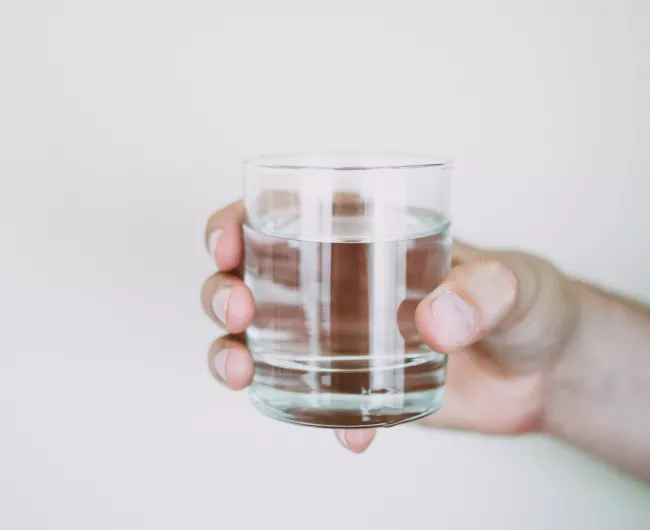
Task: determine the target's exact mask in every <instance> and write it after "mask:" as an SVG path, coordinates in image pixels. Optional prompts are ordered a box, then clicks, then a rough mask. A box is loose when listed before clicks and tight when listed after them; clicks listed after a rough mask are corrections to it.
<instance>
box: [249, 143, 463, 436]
mask: <svg viewBox="0 0 650 530" xmlns="http://www.w3.org/2000/svg"><path fill="white" fill-rule="evenodd" d="M450 172H451V164H450V163H449V162H447V161H444V160H436V159H432V158H428V157H419V156H418V157H411V156H389V155H323V156H315V155H288V156H281V155H277V156H267V157H261V158H258V159H256V160H249V161H246V162H245V163H244V203H245V209H246V219H245V225H244V235H245V256H246V258H245V274H244V279H245V282H246V284H247V285H248V287H249V288H250V290H251V291H252V293H253V297H254V299H255V306H256V312H255V318H254V321H253V324H252V325H251V326H250V328H249V329H248V332H247V340H248V346H249V348H250V350H251V352H252V354H253V357H254V359H255V377H254V381H253V384H252V385H251V387H250V393H251V397H252V401H253V403H254V405H255V406H256V407H257V408H258V409H259V410H260V411H261V412H263V413H264V414H266V415H267V416H270V417H272V418H276V419H279V420H284V421H288V422H292V423H297V424H301V425H312V426H319V427H332V428H346V429H352V428H368V427H380V426H392V425H396V424H399V423H403V422H407V421H411V420H415V419H418V418H421V417H423V416H426V415H428V414H431V413H433V412H435V411H436V410H437V409H438V408H439V407H440V406H441V403H442V399H443V393H444V383H445V366H446V356H445V355H443V354H441V353H439V352H436V351H433V350H431V349H430V348H429V347H427V346H426V345H425V344H423V343H422V341H421V339H420V337H419V335H418V331H417V329H416V327H415V320H414V314H415V309H416V307H417V305H418V304H419V302H420V301H421V300H422V299H423V298H424V297H425V296H426V295H427V294H428V293H430V292H431V291H432V290H433V289H435V288H436V286H438V285H439V284H440V283H441V281H442V280H443V278H444V277H445V276H446V274H447V272H448V271H449V267H450V261H451V232H450V224H451V223H450V208H449V206H450V205H449V203H450Z"/></svg>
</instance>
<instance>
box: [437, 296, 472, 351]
mask: <svg viewBox="0 0 650 530" xmlns="http://www.w3.org/2000/svg"><path fill="white" fill-rule="evenodd" d="M431 314H432V315H433V320H434V322H435V325H436V337H437V339H438V340H439V341H440V342H441V343H443V344H444V345H446V346H449V347H454V348H455V347H458V346H463V345H464V344H466V343H467V341H468V340H469V339H470V337H471V336H472V334H473V333H474V331H475V330H476V318H475V315H474V310H473V309H472V308H471V307H470V306H469V304H468V303H467V302H465V300H463V299H462V298H461V297H460V296H458V295H457V294H456V293H454V292H453V291H442V292H441V293H440V294H438V295H437V296H436V297H435V298H434V299H433V301H432V302H431Z"/></svg>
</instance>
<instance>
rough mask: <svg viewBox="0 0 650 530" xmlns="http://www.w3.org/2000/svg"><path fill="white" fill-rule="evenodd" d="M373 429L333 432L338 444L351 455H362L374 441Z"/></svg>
mask: <svg viewBox="0 0 650 530" xmlns="http://www.w3.org/2000/svg"><path fill="white" fill-rule="evenodd" d="M376 432H377V431H376V430H375V429H354V430H350V431H342V430H337V431H336V432H335V434H336V438H337V440H338V441H339V442H340V444H341V445H342V446H343V447H345V448H346V449H349V450H350V451H352V452H353V453H357V454H360V453H363V452H364V451H365V450H366V449H368V447H369V446H370V444H371V443H372V441H373V440H374V439H375V434H376Z"/></svg>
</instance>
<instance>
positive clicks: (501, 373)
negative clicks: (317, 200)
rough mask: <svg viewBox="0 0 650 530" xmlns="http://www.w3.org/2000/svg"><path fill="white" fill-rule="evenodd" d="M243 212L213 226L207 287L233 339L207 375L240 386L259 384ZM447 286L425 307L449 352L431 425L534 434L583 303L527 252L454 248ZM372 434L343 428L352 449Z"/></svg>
mask: <svg viewBox="0 0 650 530" xmlns="http://www.w3.org/2000/svg"><path fill="white" fill-rule="evenodd" d="M243 216H244V210H243V205H242V204H241V202H236V203H233V204H231V205H230V206H228V207H226V208H224V209H223V210H220V211H219V212H217V213H215V214H214V215H213V216H212V217H211V218H210V220H209V221H208V225H207V229H206V245H207V247H208V250H209V252H210V254H211V256H212V257H213V259H214V261H215V263H216V265H217V267H218V269H219V271H220V272H218V273H217V274H215V275H213V276H211V277H210V278H208V279H207V280H206V282H205V283H204V285H203V288H202V293H201V299H202V304H203V308H204V310H205V312H206V313H207V314H208V315H209V316H210V317H211V318H212V319H213V320H214V321H215V322H217V323H218V324H219V325H221V326H223V327H225V328H226V330H227V331H228V333H229V335H227V336H226V337H223V338H220V339H218V340H217V341H216V342H215V343H214V344H213V345H212V347H211V348H210V355H209V361H210V369H211V371H212V373H213V375H214V376H215V377H216V378H217V380H219V381H220V382H222V383H224V384H225V385H227V386H228V387H229V388H230V389H232V390H240V389H243V388H245V387H246V386H248V385H249V384H250V382H251V381H252V378H253V372H254V363H253V358H252V356H251V354H250V352H249V351H248V349H247V348H246V346H245V345H244V342H243V340H242V339H243V337H242V335H241V334H242V333H243V332H244V331H245V329H246V327H247V326H248V325H250V323H251V322H252V319H253V315H254V311H255V308H254V301H253V296H252V294H251V292H250V290H249V289H248V288H247V287H246V285H245V284H244V283H243V281H242V278H241V272H242V267H241V264H242V259H243V239H242V222H243ZM452 254H453V267H452V270H451V271H450V273H449V275H448V276H447V278H446V279H445V281H444V282H443V283H442V284H441V285H440V286H439V287H438V288H437V289H435V290H434V291H433V293H431V294H430V295H429V296H427V297H426V298H425V299H424V300H422V302H421V303H420V304H419V306H418V308H417V310H416V313H415V320H416V326H417V329H418V332H419V334H420V336H421V338H422V339H423V341H424V342H425V343H426V344H427V345H428V346H429V347H431V348H432V349H434V350H436V351H440V352H443V353H448V354H449V362H448V368H447V383H446V395H445V402H444V404H443V407H442V409H441V410H440V411H438V412H436V413H435V414H433V415H431V416H428V417H427V418H425V419H423V420H421V423H423V424H424V425H428V426H432V427H443V428H452V429H462V430H472V431H479V432H483V433H493V434H516V433H525V432H530V431H534V430H537V429H538V428H539V426H540V422H541V419H542V414H543V405H544V401H543V396H544V388H545V383H546V379H547V374H548V372H549V371H550V369H551V367H552V365H553V364H554V362H555V361H556V359H557V357H558V356H559V355H560V354H561V352H562V350H563V349H564V348H565V346H566V344H567V343H568V342H569V341H570V339H571V337H572V335H573V333H574V329H575V327H576V322H577V316H578V300H577V294H575V292H574V289H573V288H572V286H571V283H570V282H569V281H568V280H567V279H565V277H564V276H563V275H562V274H560V273H559V272H558V271H557V269H555V268H554V267H553V266H552V265H551V264H550V263H548V262H546V261H544V260H541V259H539V258H537V257H534V256H531V255H528V254H525V253H521V252H485V251H481V250H478V249H476V248H472V247H470V246H467V245H464V244H462V243H459V242H455V243H454V246H453V250H452ZM374 434H375V432H374V430H372V429H361V430H350V431H338V432H337V437H338V439H339V441H341V443H342V444H343V445H344V446H345V447H347V448H349V449H350V450H351V451H353V452H356V453H360V452H363V451H364V450H365V449H367V447H368V446H369V445H370V443H371V442H372V440H373V438H374Z"/></svg>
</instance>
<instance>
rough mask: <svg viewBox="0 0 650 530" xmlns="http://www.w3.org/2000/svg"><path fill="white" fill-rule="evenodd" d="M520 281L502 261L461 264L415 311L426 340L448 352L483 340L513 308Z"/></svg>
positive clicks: (418, 327)
mask: <svg viewBox="0 0 650 530" xmlns="http://www.w3.org/2000/svg"><path fill="white" fill-rule="evenodd" d="M516 297H517V279H516V278H515V276H514V274H513V273H512V272H511V271H510V270H509V269H508V268H506V267H505V266H504V265H502V264H501V263H500V262H498V261H492V260H479V261H471V262H468V263H466V264H464V265H460V266H458V267H456V268H454V269H452V271H451V272H450V274H449V275H448V277H447V278H446V279H445V281H444V282H443V283H442V284H441V285H440V286H439V287H438V288H436V289H435V290H434V291H433V292H432V293H431V294H430V295H429V296H427V297H426V298H425V299H424V300H423V301H422V302H420V304H419V305H418V308H417V309H416V311H415V323H416V326H417V329H418V331H419V333H420V336H421V338H422V340H423V341H424V342H425V343H426V344H427V345H428V346H430V347H431V348H433V349H434V350H436V351H440V352H444V353H448V352H451V351H455V350H457V349H459V348H462V347H463V346H467V345H470V344H473V343H474V342H476V341H478V340H481V339H482V338H484V337H485V336H486V335H487V334H489V333H490V332H491V331H492V330H494V329H495V328H496V327H497V326H498V325H499V323H500V322H501V320H502V319H503V318H504V317H505V316H506V315H507V314H508V313H509V312H510V310H511V309H512V308H513V306H514V303H515V300H516Z"/></svg>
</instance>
